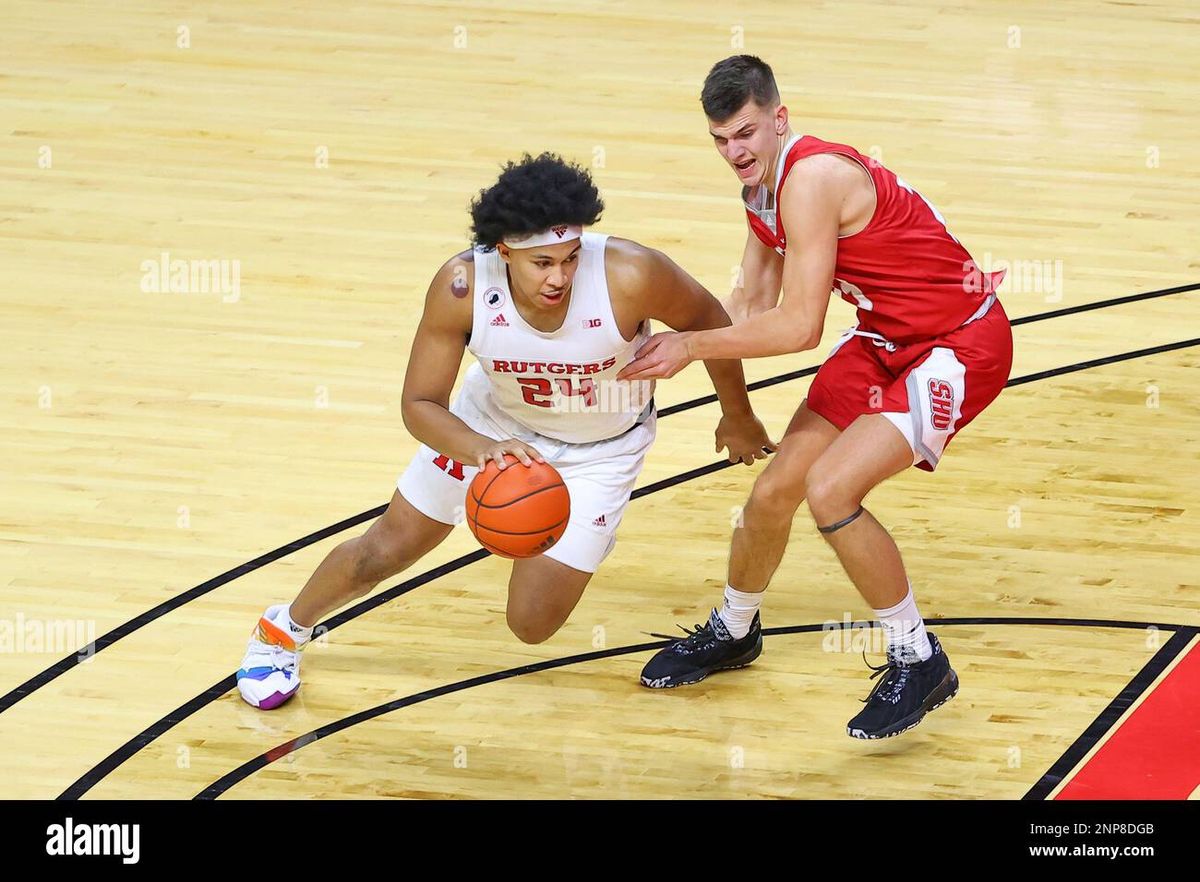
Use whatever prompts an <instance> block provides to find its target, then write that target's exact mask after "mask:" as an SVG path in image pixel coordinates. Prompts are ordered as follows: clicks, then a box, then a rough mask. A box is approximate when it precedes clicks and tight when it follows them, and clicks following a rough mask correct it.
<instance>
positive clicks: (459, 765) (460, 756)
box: [450, 744, 467, 769]
mask: <svg viewBox="0 0 1200 882" xmlns="http://www.w3.org/2000/svg"><path fill="white" fill-rule="evenodd" d="M451 756H452V759H451V761H450V762H451V764H452V765H453V766H454V768H456V769H465V768H466V767H467V747H466V745H465V744H456V745H454V751H453V753H452V755H451Z"/></svg>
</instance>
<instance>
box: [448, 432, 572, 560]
mask: <svg viewBox="0 0 1200 882" xmlns="http://www.w3.org/2000/svg"><path fill="white" fill-rule="evenodd" d="M504 458H505V460H506V461H507V462H508V463H509V466H508V467H507V468H506V469H504V471H501V470H500V469H499V468H497V466H496V463H495V462H492V461H490V460H489V461H488V464H487V466H486V467H485V468H484V469H483V470H482V471H481V472H479V474H477V475H476V476H475V480H473V481H472V482H471V487H470V489H469V490H468V491H467V525H468V526H469V527H470V528H471V532H472V533H474V534H475V538H476V539H478V540H479V544H480V545H482V546H483V547H484V548H486V549H487V550H488V551H490V552H492V553H493V554H498V555H500V556H501V557H508V558H519V557H535V556H536V555H539V554H541V553H542V552H544V551H546V550H547V549H548V548H550V547H551V546H553V545H554V543H555V542H557V541H558V540H559V539H561V538H562V534H563V533H564V532H565V531H566V529H567V519H568V518H570V516H571V497H570V496H569V495H568V493H567V485H566V484H564V483H563V479H562V476H561V475H559V473H558V471H557V470H556V469H555V468H554V466H552V465H550V464H549V463H539V462H534V464H533V465H532V466H529V467H528V468H526V467H525V466H523V465H521V463H520V461H519V460H518V459H517V458H516V457H515V456H510V455H508V454H505V457H504Z"/></svg>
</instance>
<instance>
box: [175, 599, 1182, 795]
mask: <svg viewBox="0 0 1200 882" xmlns="http://www.w3.org/2000/svg"><path fill="white" fill-rule="evenodd" d="M926 624H928V625H929V626H930V627H934V626H937V627H941V626H951V625H1050V626H1056V627H1085V628H1136V629H1139V630H1141V629H1145V628H1150V627H1155V628H1158V629H1159V630H1160V631H1174V632H1175V633H1174V636H1172V638H1171V640H1170V641H1169V642H1168V643H1167V645H1166V646H1164V647H1163V648H1162V649H1160V650H1159V651H1158V652H1157V653H1156V654H1155V656H1154V660H1152V661H1151V662H1150V664H1148V665H1147V666H1146V669H1149V668H1150V667H1151V666H1152V665H1154V663H1155V662H1156V661H1157V660H1158V659H1159V658H1160V657H1164V656H1165V655H1166V653H1167V651H1168V649H1169V648H1173V650H1174V651H1173V652H1171V653H1170V658H1173V657H1174V655H1175V654H1177V653H1178V652H1179V649H1180V648H1182V646H1183V645H1186V644H1187V643H1188V641H1190V640H1191V637H1192V636H1193V635H1195V634H1196V633H1197V630H1198V629H1197V628H1194V627H1191V626H1187V625H1169V624H1161V623H1152V622H1127V621H1112V622H1109V621H1104V620H1103V619H1064V618H1024V617H1017V618H994V617H983V618H975V617H972V618H953V619H926ZM874 627H877V625H876V623H875V622H872V621H860V622H848V623H847V622H829V623H825V624H820V625H792V626H789V627H784V628H764V629H763V636H764V637H775V636H781V635H787V634H804V633H812V632H814V631H816V632H819V631H833V630H843V631H844V630H854V629H859V628H874ZM1185 633H1186V635H1187V636H1184V635H1185ZM1180 641H1181V642H1180ZM670 642H671V641H669V640H662V641H659V642H657V643H639V644H636V645H634V646H621V647H617V648H614V649H602V650H597V651H595V652H585V653H581V654H579V655H571V656H566V657H564V658H555V659H548V660H546V661H541V662H537V663H535V664H530V665H521V666H519V667H515V668H509V669H507V670H504V671H494V672H492V673H490V674H483V675H480V676H478V677H471V678H469V679H466V680H459V681H458V682H456V683H447V684H445V685H443V686H438V687H436V688H434V689H428V690H426V691H424V692H418V693H415V694H413V695H406V696H404V697H403V698H397V699H395V700H393V701H389V702H385V703H384V704H380V705H376V706H375V707H372V708H368V709H367V710H363V711H359V712H358V713H355V714H352V715H350V716H348V717H343V718H342V719H340V720H336V721H334V722H332V723H330V724H328V725H325V726H319V727H318V728H316V729H313V730H312V731H311V732H306V733H305V734H303V735H300V736H298V737H296V738H293V739H291V740H290V741H285V742H284V743H283V744H280V745H278V746H276V747H274V748H272V749H271V750H268V751H267V752H266V753H263V754H259V755H258V756H256V757H254V759H251V760H248V761H247V762H244V763H242V764H241V765H240V766H238V767H237V768H236V769H234V770H232V771H230V772H227V773H226V774H224V775H222V776H221V777H220V778H218V779H217V780H216V781H214V782H213V783H212V784H210V785H208V786H207V787H205V788H204V789H203V790H201V791H200V792H199V793H198V794H196V796H195V797H193V798H194V799H216V798H217V797H218V796H221V795H222V794H223V793H225V792H226V791H228V790H229V789H230V788H231V787H233V786H235V785H236V784H238V783H240V782H241V781H244V780H245V779H246V778H248V777H250V776H251V775H253V774H254V773H255V772H257V771H260V770H261V769H264V768H266V767H267V766H268V765H270V764H271V763H273V762H276V761H277V760H281V759H283V758H284V757H286V756H288V755H289V754H292V753H295V752H296V751H297V750H299V749H300V748H302V747H306V746H308V745H309V744H312V743H313V742H314V741H320V740H321V739H322V738H327V737H329V736H330V735H335V734H337V733H338V732H341V731H343V730H345V729H349V728H350V727H351V726H357V725H358V724H359V723H365V722H367V721H368V720H373V719H375V718H376V717H381V716H383V715H384V714H389V713H392V712H393V711H398V710H403V709H404V708H406V707H412V706H413V705H416V704H422V703H424V702H426V701H431V700H432V699H435V698H441V697H442V696H444V695H451V694H453V693H455V692H463V691H465V690H467V689H473V688H475V687H476V686H485V685H487V684H489V683H499V682H501V681H503V680H511V679H513V678H515V677H523V676H525V675H526V674H537V673H540V672H542V671H549V670H553V669H555V668H565V667H567V666H569V665H576V664H582V663H584V662H590V661H596V660H597V659H606V658H614V657H616V656H622V655H632V654H633V653H637V652H646V651H648V650H651V649H661V648H662V647H664V646H666V645H668V644H669V643H670ZM1168 661H1169V658H1168ZM1164 664H1165V663H1164ZM1146 669H1143V671H1142V673H1141V674H1139V675H1138V677H1135V678H1134V680H1133V681H1132V682H1131V683H1130V684H1129V685H1128V686H1126V687H1125V688H1124V689H1122V690H1121V693H1120V696H1119V697H1125V698H1127V699H1128V700H1129V701H1132V700H1134V699H1136V698H1137V696H1138V695H1140V694H1141V693H1142V691H1144V690H1145V688H1146V687H1147V686H1149V685H1150V683H1151V682H1152V681H1153V679H1154V677H1153V676H1151V677H1150V678H1149V679H1145V680H1144V681H1143V680H1141V679H1140V678H1142V677H1143V675H1144V674H1145V673H1146ZM1160 670H1161V669H1160ZM1135 684H1140V685H1139V686H1138V688H1137V691H1136V692H1133V691H1132V690H1133V689H1134V687H1135ZM1114 703H1115V700H1114ZM1125 706H1126V707H1128V704H1126V705H1125ZM1118 716H1119V714H1118ZM1114 722H1116V717H1114V718H1113V719H1112V720H1111V721H1109V722H1108V725H1107V726H1105V727H1104V728H1103V730H1099V729H1097V727H1096V724H1095V723H1093V724H1092V726H1091V727H1089V729H1088V734H1092V735H1093V738H1092V741H1091V742H1089V743H1088V746H1087V747H1085V748H1084V752H1086V751H1087V749H1090V746H1091V744H1094V743H1095V740H1096V739H1098V738H1099V737H1101V736H1102V735H1103V734H1104V732H1106V731H1108V727H1109V726H1111V725H1112V723H1114ZM1093 730H1096V731H1095V732H1093ZM1083 740H1084V738H1083V737H1082V736H1081V739H1080V741H1083ZM1080 741H1077V742H1076V744H1075V745H1072V748H1071V749H1072V750H1074V749H1075V747H1076V746H1077V745H1079V744H1080ZM1068 752H1069V751H1068ZM1060 762H1061V760H1060ZM1057 765H1058V764H1056V767H1057ZM1073 767H1074V765H1073V764H1072V766H1070V767H1069V768H1068V771H1069V770H1070V768H1073ZM1047 774H1049V773H1047ZM1043 780H1045V778H1043ZM1026 798H1028V797H1026Z"/></svg>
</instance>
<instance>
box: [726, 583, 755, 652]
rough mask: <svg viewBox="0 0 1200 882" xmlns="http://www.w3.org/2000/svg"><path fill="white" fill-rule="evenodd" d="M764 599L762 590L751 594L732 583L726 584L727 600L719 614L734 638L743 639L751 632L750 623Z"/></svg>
mask: <svg viewBox="0 0 1200 882" xmlns="http://www.w3.org/2000/svg"><path fill="white" fill-rule="evenodd" d="M762 599H763V592H762V591H759V592H757V593H755V594H751V593H750V592H748V591H738V590H737V589H736V588H734V587H732V586H730V585H726V586H725V602H724V603H723V604H722V605H721V609H720V610H718V612H717V615H719V616H720V617H721V621H722V622H724V623H725V627H726V628H728V629H729V633H730V635H731V636H732V637H733V639H734V640H741V639H742V638H743V637H745V636H746V635H747V634H749V633H750V624H751V623H752V622H753V621H754V614H755V613H756V612H758V608H759V606H761V605H762Z"/></svg>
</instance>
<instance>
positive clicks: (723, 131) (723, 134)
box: [708, 99, 787, 187]
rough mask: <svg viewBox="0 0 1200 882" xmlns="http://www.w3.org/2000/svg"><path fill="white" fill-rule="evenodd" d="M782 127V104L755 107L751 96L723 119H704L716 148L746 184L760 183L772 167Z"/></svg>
mask: <svg viewBox="0 0 1200 882" xmlns="http://www.w3.org/2000/svg"><path fill="white" fill-rule="evenodd" d="M786 130H787V108H786V107H784V106H782V105H778V106H776V107H759V106H758V105H757V104H755V103H754V101H753V99H751V100H748V101H747V102H746V103H745V104H743V105H742V109H741V110H739V111H738V112H737V113H735V114H734V115H733V116H731V117H730V118H729V119H727V120H723V121H722V122H719V123H718V122H716V121H715V120H711V119H710V120H709V121H708V132H709V134H710V135H712V137H713V143H714V144H716V147H717V152H718V153H720V154H721V158H722V159H724V160H725V161H726V162H727V163H729V167H730V168H732V169H733V172H734V174H736V175H737V176H738V180H740V181H741V182H742V185H743V186H747V187H752V186H755V185H757V184H760V183H762V182H763V181H764V180H766V178H767V174H768V173H769V172H770V171H771V170H773V169H774V167H775V160H776V159H777V154H778V153H779V136H780V135H781V134H783V133H784V131H786Z"/></svg>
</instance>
